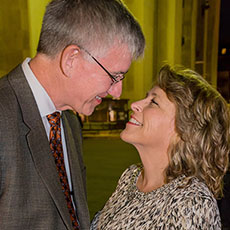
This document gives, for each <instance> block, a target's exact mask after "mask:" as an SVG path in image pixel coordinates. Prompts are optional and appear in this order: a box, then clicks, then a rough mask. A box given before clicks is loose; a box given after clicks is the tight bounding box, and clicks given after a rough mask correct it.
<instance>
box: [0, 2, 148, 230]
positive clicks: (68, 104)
mask: <svg viewBox="0 0 230 230" xmlns="http://www.w3.org/2000/svg"><path fill="white" fill-rule="evenodd" d="M144 46H145V40H144V36H143V33H142V31H141V28H140V26H139V24H138V22H137V21H136V20H135V19H134V18H133V16H132V15H131V14H130V13H129V12H128V10H127V9H126V8H125V6H124V5H123V4H122V3H121V1H120V0H52V1H51V2H50V3H49V4H48V6H47V8H46V13H45V16H44V19H43V25H42V30H41V35H40V40H39V44H38V49H37V51H38V52H37V55H36V56H35V57H34V58H33V59H30V58H27V59H26V60H25V61H24V62H23V63H22V64H21V65H19V66H18V67H16V68H15V69H14V70H13V71H11V72H10V73H9V74H8V75H6V76H4V77H3V78H1V80H0V127H1V132H0V133H1V134H0V135H1V136H0V228H1V230H5V229H7V230H9V229H23V230H24V229H32V230H37V229H39V230H45V229H47V230H52V229H55V230H64V229H69V230H70V229H89V213H88V208H87V200H86V186H85V185H86V184H85V166H84V164H83V160H82V145H81V141H82V138H81V127H80V123H79V120H78V119H77V116H75V115H74V113H73V112H71V110H74V111H77V112H78V113H82V114H85V115H90V114H92V112H93V111H94V109H95V107H96V106H97V105H99V104H100V103H101V101H102V99H103V98H104V97H106V96H107V95H112V96H113V97H119V96H120V95H121V92H122V81H121V80H122V79H123V78H124V74H125V73H126V72H127V71H128V69H129V67H130V64H131V62H132V60H134V59H136V58H138V57H139V56H140V55H142V54H143V52H144ZM60 114H61V119H60Z"/></svg>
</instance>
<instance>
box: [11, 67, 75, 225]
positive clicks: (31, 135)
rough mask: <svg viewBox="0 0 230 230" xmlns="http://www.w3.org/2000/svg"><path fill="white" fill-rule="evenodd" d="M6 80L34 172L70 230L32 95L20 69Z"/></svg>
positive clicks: (66, 210) (55, 170) (61, 193)
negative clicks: (25, 129)
mask: <svg viewBox="0 0 230 230" xmlns="http://www.w3.org/2000/svg"><path fill="white" fill-rule="evenodd" d="M8 79H9V82H10V84H11V86H12V88H13V89H14V92H15V94H16V97H17V99H18V103H19V105H20V108H21V113H22V118H23V121H24V123H25V125H26V126H27V127H28V128H29V129H30V131H29V132H28V134H27V140H28V147H29V149H30V153H31V155H32V158H33V161H34V165H35V168H36V170H37V172H38V174H39V176H40V177H41V179H42V181H43V183H44V185H45V186H46V188H47V190H48V191H49V193H50V195H51V197H52V199H53V200H54V202H55V204H56V206H57V208H58V210H59V212H60V214H61V216H62V219H63V220H64V222H65V224H66V226H68V228H69V229H72V227H71V226H72V223H71V220H70V216H69V212H68V209H67V205H66V201H65V197H64V194H63V192H62V190H61V185H60V180H59V177H58V173H57V169H56V165H55V162H54V159H53V156H52V153H51V150H50V147H49V142H48V139H47V135H46V132H45V129H44V125H43V123H42V120H41V117H40V113H39V111H38V108H37V104H36V101H35V99H34V96H33V93H32V91H31V89H30V87H29V85H28V83H27V80H26V78H25V76H24V74H23V71H22V69H21V67H17V68H16V69H15V70H14V71H13V72H12V74H10V75H8Z"/></svg>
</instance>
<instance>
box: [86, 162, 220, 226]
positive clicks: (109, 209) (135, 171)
mask: <svg viewBox="0 0 230 230" xmlns="http://www.w3.org/2000/svg"><path fill="white" fill-rule="evenodd" d="M140 172H141V166H137V165H132V166H130V167H129V168H128V169H126V170H125V172H124V173H123V174H122V176H121V178H120V180H119V182H118V185H117V188H116V190H115V192H114V193H113V194H112V196H111V197H110V198H109V200H108V201H107V203H106V204H105V206H104V208H103V209H102V210H101V211H99V212H98V213H97V214H96V215H95V217H94V219H93V221H92V223H91V227H90V229H91V230H99V229H100V230H102V229H109V230H115V229H116V230H120V229H127V230H134V229H135V230H140V229H141V230H149V229H154V230H185V229H186V230H195V229H199V230H220V229H221V223H220V215H219V210H218V207H217V202H216V200H215V198H214V196H213V195H212V193H211V192H210V191H209V189H208V188H207V186H206V185H205V184H204V183H202V182H200V181H199V180H198V179H197V178H194V179H193V180H192V182H191V184H189V185H188V186H186V187H184V188H183V187H181V186H182V185H183V184H184V183H185V182H184V178H185V176H180V177H178V178H177V179H175V180H173V181H172V182H170V183H168V184H165V185H163V186H162V187H160V188H159V189H156V190H154V191H152V192H148V193H143V192H140V191H139V190H138V189H137V187H136V182H137V179H138V177H139V175H140Z"/></svg>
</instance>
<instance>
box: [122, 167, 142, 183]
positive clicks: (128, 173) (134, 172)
mask: <svg viewBox="0 0 230 230" xmlns="http://www.w3.org/2000/svg"><path fill="white" fill-rule="evenodd" d="M141 169H142V165H141V164H132V165H130V166H129V167H128V168H127V169H126V170H125V171H124V172H123V173H122V174H121V176H120V179H119V181H118V187H119V185H122V187H124V186H126V185H129V184H130V182H131V181H133V180H135V179H136V177H137V176H138V175H139V173H140V172H141Z"/></svg>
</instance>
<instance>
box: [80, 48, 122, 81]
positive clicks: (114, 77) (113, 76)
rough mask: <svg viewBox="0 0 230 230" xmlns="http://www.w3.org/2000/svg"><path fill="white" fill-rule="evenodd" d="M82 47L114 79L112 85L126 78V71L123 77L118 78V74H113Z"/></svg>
mask: <svg viewBox="0 0 230 230" xmlns="http://www.w3.org/2000/svg"><path fill="white" fill-rule="evenodd" d="M80 49H82V50H83V51H85V52H86V53H87V54H88V55H89V56H90V57H91V58H92V59H93V60H94V61H95V62H96V63H97V64H98V65H99V66H100V67H101V68H102V69H103V70H104V71H105V72H106V73H107V74H108V75H109V77H110V78H111V80H112V84H111V85H114V84H116V83H118V82H120V81H122V80H123V79H124V78H125V75H124V74H125V73H124V74H122V75H121V77H119V79H117V78H118V76H115V75H113V74H111V73H110V72H109V71H108V70H107V69H106V68H105V67H104V66H103V65H102V64H101V63H100V62H99V61H98V60H97V59H96V58H95V57H94V56H93V55H92V54H91V53H90V52H89V51H87V50H86V49H84V48H82V47H80Z"/></svg>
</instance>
